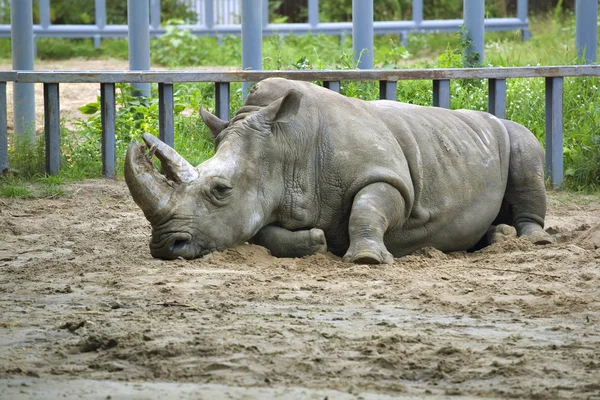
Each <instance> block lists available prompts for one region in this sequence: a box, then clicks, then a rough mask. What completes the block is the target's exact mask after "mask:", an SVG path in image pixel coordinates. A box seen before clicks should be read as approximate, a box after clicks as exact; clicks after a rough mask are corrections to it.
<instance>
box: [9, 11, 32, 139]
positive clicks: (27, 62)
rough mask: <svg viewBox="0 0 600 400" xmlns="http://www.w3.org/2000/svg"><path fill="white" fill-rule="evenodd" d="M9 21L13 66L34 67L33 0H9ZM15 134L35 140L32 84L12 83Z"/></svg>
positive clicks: (26, 68) (24, 68) (14, 67)
mask: <svg viewBox="0 0 600 400" xmlns="http://www.w3.org/2000/svg"><path fill="white" fill-rule="evenodd" d="M10 24H11V44H12V68H13V69H16V70H29V71H31V70H33V54H34V52H33V7H32V0H11V2H10ZM13 88H14V90H13V115H14V119H15V135H16V136H18V137H19V138H21V139H26V140H28V141H30V142H31V143H33V141H34V140H35V92H34V86H33V83H15V84H14V86H13Z"/></svg>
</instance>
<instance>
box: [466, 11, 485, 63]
mask: <svg viewBox="0 0 600 400" xmlns="http://www.w3.org/2000/svg"><path fill="white" fill-rule="evenodd" d="M463 13H464V23H465V27H466V28H467V40H468V41H469V46H467V48H466V49H465V53H466V54H465V58H466V60H467V64H468V65H469V66H471V67H473V66H477V65H480V64H483V59H484V54H483V36H484V34H485V29H484V23H485V19H484V17H485V7H484V2H483V1H482V0H463Z"/></svg>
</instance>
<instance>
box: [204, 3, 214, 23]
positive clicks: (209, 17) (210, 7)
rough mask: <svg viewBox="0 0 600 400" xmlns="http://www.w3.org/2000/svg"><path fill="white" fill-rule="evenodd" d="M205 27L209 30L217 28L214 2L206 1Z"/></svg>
mask: <svg viewBox="0 0 600 400" xmlns="http://www.w3.org/2000/svg"><path fill="white" fill-rule="evenodd" d="M204 25H206V27H207V28H208V29H212V28H213V26H215V4H214V2H213V0H204Z"/></svg>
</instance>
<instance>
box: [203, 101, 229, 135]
mask: <svg viewBox="0 0 600 400" xmlns="http://www.w3.org/2000/svg"><path fill="white" fill-rule="evenodd" d="M200 115H201V116H202V119H203V120H204V123H205V124H206V126H208V129H210V136H212V138H213V139H216V138H217V136H218V135H219V133H221V131H222V130H223V129H225V128H227V125H229V122H228V121H224V120H222V119H221V118H219V117H217V116H216V115H213V114H211V113H210V112H208V111H207V110H206V109H205V108H204V107H202V106H201V107H200Z"/></svg>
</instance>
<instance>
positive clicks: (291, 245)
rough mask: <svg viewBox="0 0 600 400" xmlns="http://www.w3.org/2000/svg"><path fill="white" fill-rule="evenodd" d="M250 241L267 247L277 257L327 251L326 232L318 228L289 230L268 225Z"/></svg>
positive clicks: (308, 254) (301, 255)
mask: <svg viewBox="0 0 600 400" xmlns="http://www.w3.org/2000/svg"><path fill="white" fill-rule="evenodd" d="M250 243H253V244H258V245H260V246H264V247H266V248H267V249H269V251H270V252H271V254H272V255H273V256H275V257H304V256H310V255H312V254H315V253H326V252H327V241H326V240H325V233H324V232H323V231H322V230H321V229H317V228H313V229H306V230H300V231H289V230H287V229H285V228H281V227H278V226H273V225H268V226H265V227H264V228H262V229H261V230H260V231H258V233H257V234H256V235H254V237H253V238H252V239H250Z"/></svg>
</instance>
